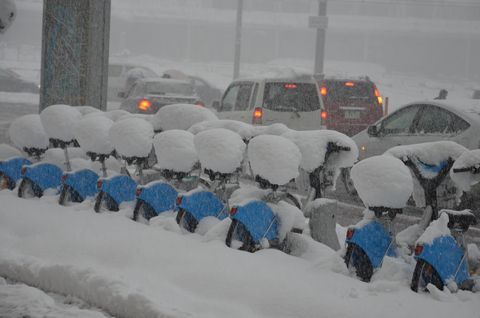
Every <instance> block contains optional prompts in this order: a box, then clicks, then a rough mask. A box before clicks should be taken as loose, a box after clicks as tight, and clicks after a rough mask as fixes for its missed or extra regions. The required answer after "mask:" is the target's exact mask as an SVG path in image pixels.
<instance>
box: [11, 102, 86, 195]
mask: <svg viewBox="0 0 480 318" xmlns="http://www.w3.org/2000/svg"><path fill="white" fill-rule="evenodd" d="M81 116H82V115H81V113H80V112H79V111H78V110H76V109H75V108H73V107H70V106H67V105H53V106H49V107H47V108H46V109H44V110H43V111H42V112H41V113H40V119H41V122H42V125H43V127H44V129H45V132H46V134H47V136H48V138H49V141H50V144H52V145H54V146H55V147H59V148H61V149H63V152H64V155H65V167H66V170H67V171H71V164H70V158H69V154H68V146H70V145H75V144H76V140H75V137H74V136H73V132H72V129H71V128H72V127H73V126H74V125H75V124H76V122H77V121H78V120H79V119H80V118H81ZM62 175H63V169H62V168H61V167H60V166H58V165H56V164H52V163H48V162H38V163H35V164H32V165H25V166H23V167H22V182H21V183H20V186H19V188H18V196H19V197H28V196H36V197H41V196H43V193H44V191H45V190H47V189H57V190H58V189H59V188H60V186H61V177H62Z"/></svg>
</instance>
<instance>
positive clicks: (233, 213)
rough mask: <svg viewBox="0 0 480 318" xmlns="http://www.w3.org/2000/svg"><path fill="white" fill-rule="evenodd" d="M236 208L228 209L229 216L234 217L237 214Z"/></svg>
mask: <svg viewBox="0 0 480 318" xmlns="http://www.w3.org/2000/svg"><path fill="white" fill-rule="evenodd" d="M237 210H238V208H237V207H236V206H234V207H232V208H231V209H230V216H234V215H235V214H236V213H237Z"/></svg>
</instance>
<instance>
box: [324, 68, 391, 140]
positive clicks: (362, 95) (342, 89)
mask: <svg viewBox="0 0 480 318" xmlns="http://www.w3.org/2000/svg"><path fill="white" fill-rule="evenodd" d="M319 85H320V94H321V96H322V99H323V104H324V105H325V110H326V113H327V118H326V125H327V128H328V129H332V130H337V131H339V132H342V133H344V134H346V135H349V136H353V135H355V134H356V133H358V132H360V131H362V130H364V129H365V128H367V127H368V126H369V125H371V124H373V123H374V122H376V121H377V120H379V119H380V118H381V117H382V116H383V98H382V96H381V95H380V92H379V90H378V88H377V87H376V85H375V84H374V83H373V82H372V81H371V80H370V79H369V78H368V77H362V78H357V79H350V78H324V79H322V80H320V81H319Z"/></svg>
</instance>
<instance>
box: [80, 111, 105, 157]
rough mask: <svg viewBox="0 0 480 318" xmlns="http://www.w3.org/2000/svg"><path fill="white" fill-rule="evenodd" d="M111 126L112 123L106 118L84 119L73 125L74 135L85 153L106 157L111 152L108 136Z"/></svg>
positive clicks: (90, 117)
mask: <svg viewBox="0 0 480 318" xmlns="http://www.w3.org/2000/svg"><path fill="white" fill-rule="evenodd" d="M112 125H113V121H112V120H110V119H108V118H106V117H102V116H88V117H84V118H82V119H81V120H80V121H79V122H78V123H77V124H76V125H75V128H74V135H75V138H76V139H77V141H78V143H79V144H80V147H82V149H83V150H85V151H86V152H93V153H96V154H99V155H100V154H104V155H107V154H110V153H112V151H113V145H112V143H111V142H110V137H109V134H108V133H109V131H110V128H111V127H112Z"/></svg>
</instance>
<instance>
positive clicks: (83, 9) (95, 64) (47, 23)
mask: <svg viewBox="0 0 480 318" xmlns="http://www.w3.org/2000/svg"><path fill="white" fill-rule="evenodd" d="M109 33H110V0H82V1H78V0H45V1H44V7H43V31H42V73H41V91H40V111H42V110H43V109H45V108H46V107H47V106H50V105H54V104H67V105H72V106H78V105H90V106H94V107H96V108H100V109H103V110H105V109H106V102H107V79H108V49H109V42H110V41H109Z"/></svg>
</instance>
